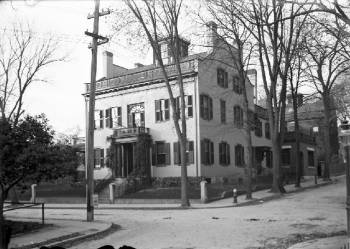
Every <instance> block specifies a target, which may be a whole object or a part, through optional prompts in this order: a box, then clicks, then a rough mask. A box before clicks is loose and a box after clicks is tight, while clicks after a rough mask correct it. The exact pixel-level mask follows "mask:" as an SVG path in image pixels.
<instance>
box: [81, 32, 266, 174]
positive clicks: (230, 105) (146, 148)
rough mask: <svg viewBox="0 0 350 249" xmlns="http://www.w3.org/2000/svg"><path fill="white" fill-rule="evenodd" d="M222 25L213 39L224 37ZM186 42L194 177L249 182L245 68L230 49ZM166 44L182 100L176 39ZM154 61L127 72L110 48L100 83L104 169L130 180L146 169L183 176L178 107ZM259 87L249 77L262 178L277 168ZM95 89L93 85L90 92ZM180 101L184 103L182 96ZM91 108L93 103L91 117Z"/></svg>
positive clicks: (98, 144)
mask: <svg viewBox="0 0 350 249" xmlns="http://www.w3.org/2000/svg"><path fill="white" fill-rule="evenodd" d="M214 28H215V27H214ZM214 28H213V29H212V30H211V32H212V33H211V34H210V35H209V37H211V38H210V39H211V40H209V42H217V41H216V40H215V39H216V38H215V29H214ZM181 44H182V54H181V57H182V58H181V70H182V72H183V80H184V92H185V102H186V106H185V112H186V124H187V137H188V145H187V158H186V160H187V163H188V166H187V167H188V168H187V171H188V176H189V177H205V178H211V179H213V178H215V179H217V178H223V177H227V178H235V179H239V178H241V179H243V178H244V176H245V162H246V161H247V153H246V151H247V150H246V147H247V144H246V139H245V132H244V130H243V109H242V103H243V96H242V88H241V86H240V85H239V83H238V80H237V72H236V71H235V70H233V69H232V67H230V66H229V65H232V59H231V58H230V57H229V56H227V52H226V51H225V50H223V49H211V50H209V51H207V52H202V53H198V54H193V55H188V45H189V42H188V41H186V40H182V41H181ZM160 45H161V49H162V51H163V53H162V56H163V60H164V62H165V63H166V64H167V65H166V71H167V72H168V75H169V77H170V79H171V82H170V83H171V87H172V90H173V93H174V96H175V97H176V99H178V96H179V95H180V93H179V88H178V85H177V84H176V77H177V71H176V68H175V65H174V64H173V63H172V62H173V59H172V57H171V55H170V53H169V52H168V51H169V48H168V43H167V41H166V40H164V41H162V42H161V44H160ZM153 62H154V63H153V64H151V65H141V64H135V66H136V67H135V68H132V69H126V68H124V67H122V66H119V65H115V64H113V54H112V53H110V52H104V53H103V68H104V70H103V71H104V75H103V78H102V79H101V80H99V81H98V82H97V83H96V107H95V133H94V134H95V136H94V143H95V168H96V171H98V170H105V171H106V170H109V171H112V174H113V176H115V177H122V178H124V177H129V176H134V175H136V174H139V173H140V169H142V170H141V173H142V174H144V175H148V176H152V177H179V176H180V175H181V167H180V163H181V162H180V154H179V153H180V150H179V142H178V138H177V135H176V131H175V127H174V123H173V120H172V115H173V113H174V110H173V109H172V107H171V105H170V100H169V94H168V91H167V88H166V85H165V82H164V80H163V75H162V71H161V68H160V67H159V66H158V63H157V60H156V59H155V58H154V60H153ZM254 72H255V73H256V71H254V70H253V71H250V72H249V73H254ZM254 87H255V86H254V85H253V84H252V83H251V82H250V81H249V80H247V82H246V88H247V91H248V97H249V109H250V110H251V111H252V113H255V115H253V116H255V123H256V126H255V130H252V133H251V134H252V138H253V146H254V152H255V159H256V166H255V170H254V173H255V174H257V175H261V174H268V173H269V170H270V168H271V165H272V162H271V158H272V154H271V152H270V147H271V140H270V129H269V125H268V121H267V113H266V110H265V109H264V108H262V107H259V106H257V105H255V104H254ZM88 90H89V85H88V84H87V89H86V93H85V94H84V95H85V96H86V97H87V96H88ZM87 100H88V98H86V101H87ZM176 103H177V105H176V106H177V108H178V106H179V101H178V100H177V101H176ZM87 108H88V102H86V114H87ZM86 120H87V119H86ZM107 166H108V167H107Z"/></svg>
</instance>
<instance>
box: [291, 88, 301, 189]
mask: <svg viewBox="0 0 350 249" xmlns="http://www.w3.org/2000/svg"><path fill="white" fill-rule="evenodd" d="M292 97H293V118H294V134H295V151H294V158H295V160H296V164H295V187H296V188H299V187H300V178H301V163H300V152H299V151H300V136H299V120H298V102H297V95H296V94H292Z"/></svg>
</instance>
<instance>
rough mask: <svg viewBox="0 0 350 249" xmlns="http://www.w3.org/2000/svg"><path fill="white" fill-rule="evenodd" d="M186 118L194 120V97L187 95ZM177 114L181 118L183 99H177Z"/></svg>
mask: <svg viewBox="0 0 350 249" xmlns="http://www.w3.org/2000/svg"><path fill="white" fill-rule="evenodd" d="M184 97H185V117H186V118H192V117H193V100H192V95H185V96H184ZM175 107H176V109H175V112H176V114H177V115H179V116H178V117H179V118H181V97H180V96H178V97H176V98H175Z"/></svg>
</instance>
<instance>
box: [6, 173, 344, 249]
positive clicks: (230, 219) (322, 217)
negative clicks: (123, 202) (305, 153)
mask: <svg viewBox="0 0 350 249" xmlns="http://www.w3.org/2000/svg"><path fill="white" fill-rule="evenodd" d="M31 212H37V213H38V215H39V210H32V211H31ZM13 215H16V216H28V211H18V212H17V213H13V214H12V215H11V216H13ZM33 216H34V214H33ZM46 216H47V217H48V218H51V219H54V218H65V219H80V220H81V219H84V218H85V211H82V210H64V209H63V210H47V211H46ZM95 218H96V220H104V221H113V222H114V223H116V224H119V225H121V226H122V230H119V231H117V232H115V233H113V234H111V235H109V236H107V237H105V238H103V239H102V240H96V241H89V242H85V243H82V244H79V245H78V246H76V247H73V248H75V249H90V248H91V249H93V248H98V247H99V246H102V245H106V244H111V245H113V246H114V247H115V248H119V247H120V246H122V245H130V246H133V247H135V248H138V249H141V248H142V249H144V248H169V249H170V248H173V249H175V248H237V249H239V248H247V247H258V246H261V245H263V243H264V241H265V242H266V241H269V242H271V241H273V240H274V239H276V238H284V237H287V236H288V235H291V234H294V233H302V234H309V233H315V232H324V233H330V232H336V231H341V230H345V229H346V226H345V222H346V220H345V178H344V177H341V178H340V181H339V182H338V183H336V184H331V185H328V186H325V187H321V188H317V189H311V190H306V191H304V192H301V193H294V194H288V195H287V196H285V197H284V198H282V199H278V200H273V201H269V202H267V203H263V204H261V205H254V206H246V207H235V208H232V207H230V208H213V209H198V210H195V209H192V210H96V217H95Z"/></svg>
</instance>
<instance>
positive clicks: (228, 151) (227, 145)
mask: <svg viewBox="0 0 350 249" xmlns="http://www.w3.org/2000/svg"><path fill="white" fill-rule="evenodd" d="M226 156H227V164H231V155H230V145H229V144H226Z"/></svg>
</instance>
